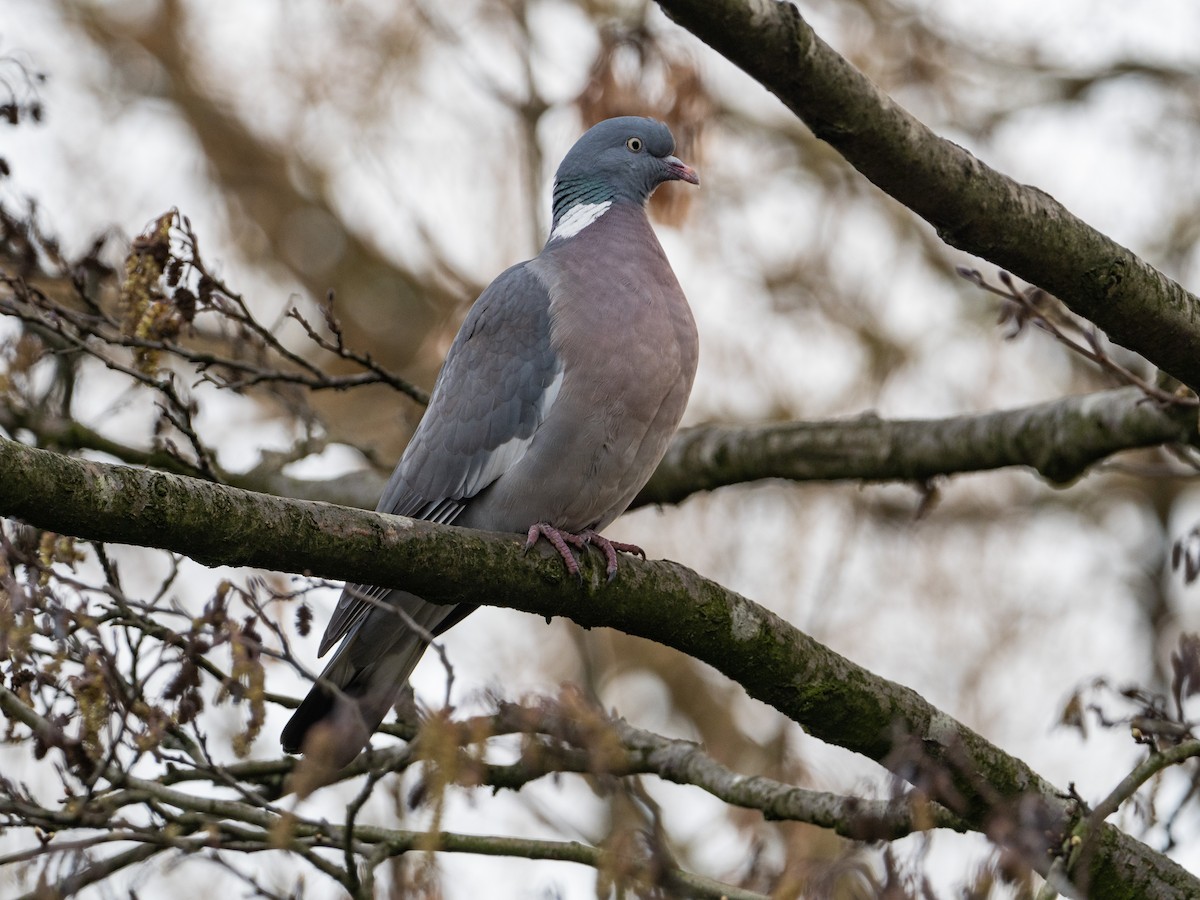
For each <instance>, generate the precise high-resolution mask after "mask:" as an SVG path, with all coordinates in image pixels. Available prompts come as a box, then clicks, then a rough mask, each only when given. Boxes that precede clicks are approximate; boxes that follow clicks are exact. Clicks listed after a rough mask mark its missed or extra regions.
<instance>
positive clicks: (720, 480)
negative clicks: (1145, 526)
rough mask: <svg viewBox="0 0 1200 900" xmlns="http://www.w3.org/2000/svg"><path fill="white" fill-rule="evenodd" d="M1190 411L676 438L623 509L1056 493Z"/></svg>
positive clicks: (294, 487)
mask: <svg viewBox="0 0 1200 900" xmlns="http://www.w3.org/2000/svg"><path fill="white" fill-rule="evenodd" d="M0 427H2V428H4V429H5V430H6V431H8V432H9V433H10V434H11V433H14V432H15V431H16V430H18V429H27V430H28V431H30V432H31V433H32V434H34V435H35V436H36V438H37V442H38V443H39V444H40V445H42V446H45V447H49V448H53V449H57V450H80V449H88V450H98V451H100V452H103V453H108V454H110V455H113V456H115V457H117V458H118V459H121V460H123V461H125V462H128V463H133V464H136V465H148V466H152V467H154V468H159V469H163V470H165V471H168V472H174V473H176V474H180V475H199V474H200V472H199V470H197V469H195V468H194V467H193V468H191V469H190V470H189V468H188V467H187V466H186V465H185V464H184V463H182V462H181V461H180V460H178V459H177V458H175V457H173V456H171V455H170V454H167V453H160V452H152V451H145V450H140V449H138V448H136V447H132V446H129V445H125V444H121V443H119V442H117V441H113V440H111V439H109V438H107V437H105V436H104V435H102V434H100V433H98V432H96V431H95V430H93V429H91V428H88V427H87V426H85V425H82V424H80V423H78V422H75V421H73V420H64V419H61V418H58V417H55V416H53V415H52V414H47V413H44V412H37V413H34V412H29V411H24V412H21V411H17V410H14V409H12V408H10V407H7V406H4V405H3V404H0ZM1198 437H1200V434H1198V433H1197V429H1196V411H1195V410H1194V409H1190V408H1188V407H1184V406H1170V407H1163V406H1160V405H1158V404H1157V403H1155V402H1153V401H1151V400H1149V399H1148V398H1147V397H1146V395H1145V394H1144V393H1143V392H1142V391H1140V390H1138V389H1137V388H1134V387H1128V388H1118V389H1116V390H1111V391H1100V392H1097V393H1094V394H1084V395H1081V396H1077V397H1067V398H1064V399H1062V400H1052V401H1049V402H1047V403H1040V404H1037V405H1035V406H1027V407H1021V408H1019V409H1011V410H1002V411H1000V412H991V413H979V414H972V415H964V416H953V417H951V418H947V419H907V420H905V419H892V420H889V419H880V418H878V417H876V416H873V415H869V414H868V415H864V416H860V417H858V418H854V419H834V420H828V421H815V422H781V423H777V424H771V425H758V426H754V425H749V426H721V425H699V426H696V427H694V428H686V429H684V430H682V431H680V432H679V434H678V435H676V437H675V440H674V441H672V443H671V446H670V448H669V449H668V451H667V455H666V457H665V458H664V459H663V461H662V463H661V464H660V465H659V467H658V469H657V470H656V471H655V473H654V476H653V477H652V478H651V479H650V482H649V483H648V484H647V485H646V487H645V488H644V489H643V490H642V492H641V493H640V494H639V495H638V496H637V498H636V499H635V500H634V502H633V506H634V507H637V506H642V505H645V504H649V503H658V504H673V503H680V502H682V501H683V500H684V499H686V498H687V497H689V496H691V495H692V494H694V493H698V492H700V491H709V490H715V489H716V488H720V487H727V486H729V485H734V484H743V483H747V482H753V481H759V480H762V479H768V478H780V479H786V480H789V481H838V480H852V481H913V482H923V481H926V480H928V479H930V478H933V477H935V476H939V475H954V474H958V473H963V472H979V471H985V470H989V469H998V468H1003V467H1006V466H1028V467H1030V468H1032V469H1034V470H1036V471H1037V472H1038V473H1039V474H1040V475H1042V476H1043V477H1045V478H1047V479H1048V480H1050V481H1052V482H1056V483H1063V482H1067V481H1070V480H1072V479H1074V478H1077V477H1079V476H1080V475H1082V474H1083V473H1084V472H1085V471H1086V470H1087V469H1088V467H1089V466H1091V465H1093V464H1094V463H1096V462H1098V461H1100V460H1102V459H1105V458H1107V457H1109V456H1111V455H1112V454H1114V453H1119V452H1121V451H1123V450H1130V449H1134V448H1138V447H1151V446H1156V445H1159V444H1166V443H1195V442H1196V441H1197V439H1198ZM221 474H222V477H223V478H224V480H225V481H226V482H227V483H228V484H231V485H233V486H235V487H241V488H245V489H247V490H254V491H260V492H263V493H268V494H276V495H278V496H283V497H295V498H296V499H301V500H321V501H325V502H328V503H338V504H341V505H344V506H356V507H359V508H361V509H370V508H372V507H373V506H374V505H375V499H376V498H377V497H378V496H379V494H380V493H381V492H382V490H383V484H384V479H383V477H382V476H380V475H378V474H375V473H374V472H357V473H353V474H349V475H344V476H341V477H339V478H334V479H329V480H324V481H314V480H310V479H306V478H295V477H292V476H289V475H285V474H283V473H282V472H280V471H279V469H278V466H275V465H272V464H270V463H267V464H264V465H263V466H260V467H258V468H256V469H254V470H251V471H249V472H245V473H238V474H234V473H221Z"/></svg>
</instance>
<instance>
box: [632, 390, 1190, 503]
mask: <svg viewBox="0 0 1200 900" xmlns="http://www.w3.org/2000/svg"><path fill="white" fill-rule="evenodd" d="M1196 438H1197V432H1196V412H1195V410H1194V409H1188V408H1185V407H1168V408H1163V407H1161V406H1159V405H1158V404H1156V403H1154V402H1151V401H1150V400H1148V398H1147V397H1146V395H1145V394H1144V393H1143V392H1142V391H1140V390H1138V389H1137V388H1133V387H1129V388H1120V389H1117V390H1112V391H1102V392H1099V393H1095V394H1084V395H1082V396H1078V397H1067V398H1065V399H1062V400H1052V401H1050V402H1047V403H1041V404H1038V405H1036V406H1027V407H1023V408H1021V409H1012V410H1003V411H1001V412H991V413H982V414H976V415H966V416H954V417H952V418H948V419H911V420H885V419H880V418H878V417H876V416H871V415H866V416H862V417H859V418H856V419H843V420H835V421H830V422H784V423H780V424H775V425H759V426H744V427H733V426H714V425H706V426H700V427H697V428H689V429H685V430H683V431H681V432H680V433H679V434H678V435H677V436H676V438H675V440H674V441H673V442H672V443H671V446H670V448H669V449H668V450H667V455H666V457H665V458H664V459H663V461H662V463H661V464H660V465H659V467H658V469H657V470H656V471H655V473H654V476H653V477H652V478H651V479H650V482H649V483H648V484H647V485H646V487H645V488H644V489H643V490H642V492H641V494H639V495H638V498H637V499H636V500H635V501H634V504H635V505H637V504H639V503H678V502H680V501H681V500H683V499H684V498H685V497H687V496H689V495H690V494H693V493H695V492H697V491H701V490H712V489H714V488H718V487H723V486H726V485H731V484H739V483H742V482H748V481H756V480H759V479H762V478H785V479H789V480H792V481H818V480H819V481H835V480H842V479H847V480H856V481H915V482H921V481H925V480H927V479H929V478H932V477H934V476H937V475H952V474H955V473H959V472H977V471H983V470H986V469H999V468H1002V467H1005V466H1029V467H1031V468H1033V469H1035V470H1037V472H1038V473H1039V474H1041V475H1042V476H1044V477H1045V478H1047V479H1049V480H1050V481H1053V482H1059V483H1062V482H1066V481H1070V480H1072V479H1074V478H1077V477H1078V476H1080V475H1081V474H1083V472H1084V471H1085V470H1086V469H1087V468H1088V467H1089V466H1091V465H1092V464H1093V463H1095V462H1097V461H1098V460H1101V459H1104V458H1105V457H1107V456H1110V455H1112V454H1113V453H1117V452H1120V451H1121V450H1128V449H1131V448H1134V447H1149V446H1154V445H1156V444H1163V443H1176V442H1177V443H1187V442H1190V441H1195V440H1196Z"/></svg>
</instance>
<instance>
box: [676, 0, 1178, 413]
mask: <svg viewBox="0 0 1200 900" xmlns="http://www.w3.org/2000/svg"><path fill="white" fill-rule="evenodd" d="M658 3H659V6H661V7H662V9H663V11H664V12H666V14H667V15H668V16H669V17H670V18H671V19H673V20H674V21H675V22H676V24H678V25H680V26H682V27H683V28H686V29H687V30H688V31H690V32H692V34H694V35H696V37H698V38H700V40H702V41H704V42H705V43H706V44H708V45H709V46H710V47H712V48H713V49H714V50H716V51H717V52H718V53H721V54H722V55H723V56H725V57H726V58H727V59H729V60H730V61H731V62H733V63H734V64H735V65H737V66H739V67H740V68H742V69H744V70H745V71H746V72H747V73H749V74H750V75H751V77H753V78H755V79H756V80H757V81H758V82H759V83H760V84H762V85H763V86H764V87H765V88H767V90H769V91H771V93H773V94H775V95H776V96H777V97H778V98H779V99H780V100H781V101H782V102H783V103H784V105H785V106H787V107H788V109H790V110H791V111H792V112H794V113H795V114H796V115H797V116H798V117H799V118H801V119H802V120H804V122H805V123H806V124H807V125H808V126H809V127H810V128H811V129H812V130H813V133H814V134H816V136H817V137H819V138H821V139H822V140H824V141H827V142H828V143H829V144H830V145H831V146H833V148H834V149H835V150H837V151H838V152H839V153H840V154H841V155H842V156H843V157H845V158H846V160H847V161H848V162H849V163H850V164H851V165H852V166H854V167H855V168H856V169H858V171H859V172H861V173H862V174H863V175H865V176H866V177H867V178H868V179H870V180H871V181H872V182H874V183H875V184H876V185H877V186H878V187H880V188H881V189H882V190H883V191H885V192H886V193H888V194H890V195H891V196H892V197H894V198H895V199H897V200H899V201H900V202H901V203H903V204H904V205H905V206H907V207H908V208H909V209H911V210H913V211H914V212H915V213H917V215H919V216H921V217H922V218H923V219H925V220H926V221H927V222H929V223H930V224H931V225H933V226H934V228H936V229H937V232H938V235H939V236H940V237H941V238H942V240H944V241H946V243H948V244H950V245H951V246H953V247H957V248H959V249H961V250H965V251H967V252H968V253H973V254H974V255H976V256H979V257H982V258H984V259H987V260H990V261H991V262H993V263H995V264H996V265H998V266H1000V267H1001V268H1003V269H1006V270H1008V271H1010V272H1012V273H1014V274H1016V275H1018V276H1019V277H1021V278H1023V279H1025V280H1026V281H1029V282H1031V283H1033V284H1036V285H1038V286H1039V287H1041V288H1044V289H1045V290H1047V291H1049V292H1050V293H1052V294H1054V295H1055V296H1057V297H1058V298H1059V299H1061V300H1062V301H1063V302H1064V303H1065V304H1066V305H1067V306H1068V307H1070V309H1071V310H1073V311H1074V312H1076V313H1078V314H1079V315H1081V316H1083V317H1084V318H1087V319H1090V320H1091V321H1093V322H1095V323H1096V324H1097V325H1099V326H1100V327H1101V328H1103V329H1104V330H1105V331H1106V332H1108V334H1109V336H1110V337H1111V338H1112V339H1113V340H1115V341H1117V342H1118V343H1120V344H1123V345H1124V346H1126V347H1128V348H1130V349H1132V350H1135V351H1137V352H1138V353H1140V354H1142V355H1143V356H1144V357H1146V359H1148V360H1150V361H1151V362H1153V363H1154V364H1155V365H1157V366H1159V367H1160V368H1162V369H1164V370H1165V371H1167V372H1169V373H1171V374H1172V375H1174V376H1175V377H1176V378H1178V379H1179V380H1180V381H1182V382H1184V383H1185V384H1187V385H1188V386H1190V387H1192V388H1193V389H1195V388H1197V387H1200V325H1198V324H1197V322H1198V321H1200V301H1198V300H1197V298H1196V297H1195V296H1194V295H1192V294H1190V293H1188V292H1187V291H1186V290H1184V289H1183V288H1182V287H1180V286H1179V285H1178V284H1176V283H1175V282H1174V281H1172V280H1171V279H1170V278H1168V277H1167V276H1166V275H1164V274H1163V273H1162V272H1159V271H1158V270H1157V269H1155V268H1154V267H1153V266H1151V265H1150V264H1149V263H1147V262H1145V261H1144V260H1142V259H1140V258H1139V257H1138V256H1137V255H1135V254H1134V253H1133V252H1131V251H1130V250H1128V249H1127V248H1125V247H1122V246H1121V245H1120V244H1118V243H1116V242H1115V241H1113V240H1112V239H1110V238H1108V237H1107V236H1105V235H1103V234H1101V233H1100V232H1098V231H1096V230H1095V229H1094V228H1092V227H1090V226H1089V225H1087V223H1085V222H1083V221H1081V220H1080V219H1078V218H1077V217H1075V216H1074V215H1072V213H1071V212H1070V211H1069V210H1067V209H1066V208H1065V207H1064V206H1063V205H1062V204H1061V203H1059V202H1058V201H1057V200H1055V199H1054V198H1053V197H1051V196H1050V195H1049V194H1047V193H1045V192H1044V191H1040V190H1038V189H1037V188H1035V187H1031V186H1028V185H1023V184H1018V183H1017V182H1015V181H1013V180H1012V179H1011V178H1009V177H1008V176H1006V175H1003V174H1001V173H1000V172H997V171H995V170H994V169H991V168H989V167H988V166H987V165H985V164H984V163H982V162H981V161H979V160H978V159H976V158H975V157H974V156H972V155H971V154H970V153H969V152H967V151H966V150H964V149H963V148H962V147H960V146H958V145H957V144H954V143H952V142H950V141H948V140H945V139H944V138H941V137H939V136H938V135H936V134H935V133H934V132H933V131H932V130H930V129H929V128H928V127H927V126H926V125H924V124H923V123H922V122H920V121H919V120H918V119H916V118H915V117H914V116H913V115H912V114H911V113H909V112H908V111H907V110H905V109H904V108H903V107H901V106H900V105H899V104H898V103H896V102H895V101H894V100H893V99H892V98H891V97H889V96H888V95H887V94H885V93H884V92H883V91H882V90H880V88H879V87H878V86H877V85H875V84H874V83H873V82H871V80H870V79H869V78H867V76H866V75H864V74H863V73H862V72H860V71H858V70H857V69H856V68H855V67H854V66H853V65H851V64H850V63H849V62H848V61H847V60H846V59H844V58H843V57H842V56H841V55H839V54H838V53H837V52H836V51H835V50H834V49H833V48H831V47H830V46H829V45H828V44H826V43H825V42H824V41H822V40H821V39H820V37H818V36H817V34H816V33H815V32H814V31H813V30H812V28H811V27H810V26H809V24H808V23H807V22H806V21H804V18H803V17H802V16H801V14H800V11H799V10H798V9H797V8H796V7H795V6H794V5H792V4H791V3H779V2H775V0H754V2H751V0H658Z"/></svg>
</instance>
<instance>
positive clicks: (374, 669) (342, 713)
mask: <svg viewBox="0 0 1200 900" xmlns="http://www.w3.org/2000/svg"><path fill="white" fill-rule="evenodd" d="M396 636H397V638H398V640H396V641H395V642H394V643H393V644H392V646H391V647H388V648H387V649H386V650H385V651H384V652H383V653H381V654H379V655H378V656H374V657H373V658H370V661H369V662H367V663H366V664H365V665H361V666H360V665H356V659H355V658H356V657H360V658H361V657H363V656H370V654H364V653H362V652H361V648H360V647H358V646H356V645H357V644H359V643H360V642H364V643H365V642H366V641H365V640H364V636H362V635H361V634H356V635H351V636H350V637H349V638H347V639H346V642H345V643H344V644H343V645H342V646H341V647H340V648H339V649H338V652H337V653H336V654H335V655H334V657H333V659H331V660H330V661H329V665H327V666H326V667H325V671H324V672H322V673H321V677H320V678H319V679H318V681H317V683H316V684H315V685H313V689H312V690H311V691H309V692H308V696H307V697H305V698H304V702H302V703H301V704H300V706H299V707H298V708H297V709H296V712H295V713H293V714H292V718H291V720H290V721H289V722H288V723H287V725H286V726H285V727H284V729H283V733H282V734H281V735H280V743H282V744H283V749H284V750H285V751H286V752H288V753H303V754H304V755H305V756H306V757H317V758H319V761H320V763H321V765H322V767H328V769H329V770H330V771H337V770H338V769H341V768H342V767H343V766H346V765H349V764H350V763H351V762H352V761H353V760H354V758H355V757H356V756H358V754H359V752H360V751H361V750H362V749H363V747H365V746H366V745H367V743H368V742H369V741H370V740H371V735H372V734H374V733H375V729H376V728H378V727H379V723H380V722H382V721H383V717H384V716H386V715H387V712H388V710H389V709H391V708H392V706H393V705H394V704H395V702H396V700H397V699H398V698H399V696H400V692H401V691H402V690H403V689H404V686H405V684H406V683H407V682H408V677H409V676H410V675H411V674H412V672H413V669H415V668H416V667H417V663H418V662H420V660H421V656H422V655H423V654H424V653H425V648H426V647H427V646H428V643H427V642H426V641H425V640H424V639H423V638H421V637H418V636H417V635H416V634H414V633H412V632H407V633H400V634H397V635H396ZM370 637H374V638H376V640H377V638H378V636H377V635H373V636H368V637H367V638H366V640H369V639H370Z"/></svg>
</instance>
